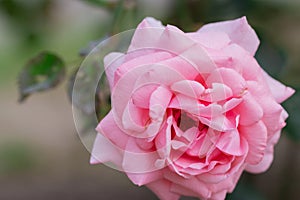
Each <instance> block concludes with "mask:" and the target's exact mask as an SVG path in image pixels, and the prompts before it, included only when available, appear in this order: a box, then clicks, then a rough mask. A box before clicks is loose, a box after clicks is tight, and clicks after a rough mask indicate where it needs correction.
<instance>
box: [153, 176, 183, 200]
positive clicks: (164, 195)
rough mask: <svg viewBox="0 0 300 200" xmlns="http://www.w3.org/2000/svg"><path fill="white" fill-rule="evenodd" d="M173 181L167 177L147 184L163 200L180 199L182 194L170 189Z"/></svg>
mask: <svg viewBox="0 0 300 200" xmlns="http://www.w3.org/2000/svg"><path fill="white" fill-rule="evenodd" d="M171 185H172V183H171V182H170V181H167V180H165V179H161V180H158V181H155V182H152V183H149V184H147V187H148V188H150V189H151V190H152V191H153V192H154V193H155V194H156V195H157V196H158V197H159V198H160V199H161V200H178V199H179V197H180V195H178V194H175V193H173V192H171V191H170V189H171Z"/></svg>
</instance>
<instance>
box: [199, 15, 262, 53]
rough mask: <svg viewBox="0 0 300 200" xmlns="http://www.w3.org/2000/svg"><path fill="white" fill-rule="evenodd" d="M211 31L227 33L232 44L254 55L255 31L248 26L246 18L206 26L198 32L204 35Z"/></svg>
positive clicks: (256, 39) (257, 40)
mask: <svg viewBox="0 0 300 200" xmlns="http://www.w3.org/2000/svg"><path fill="white" fill-rule="evenodd" d="M211 31H213V32H218V31H219V32H225V33H227V34H228V36H229V38H230V39H231V41H232V42H234V43H236V44H238V45H240V46H241V47H243V48H244V49H246V50H247V51H248V52H249V53H250V54H251V55H254V54H255V52H256V50H257V48H258V45H259V39H258V37H257V35H256V33H255V31H254V30H253V29H252V28H251V26H250V25H249V24H248V22H247V19H246V17H242V18H239V19H235V20H230V21H223V22H216V23H211V24H206V25H204V26H203V27H201V28H200V29H199V31H198V32H200V33H204V32H211Z"/></svg>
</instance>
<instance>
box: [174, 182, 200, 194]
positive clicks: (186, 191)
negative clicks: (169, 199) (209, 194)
mask: <svg viewBox="0 0 300 200" xmlns="http://www.w3.org/2000/svg"><path fill="white" fill-rule="evenodd" d="M171 191H172V192H174V193H177V194H181V195H183V196H189V197H198V196H199V195H198V194H197V193H196V192H193V191H192V190H190V189H189V188H186V187H182V186H181V185H177V184H176V183H172V186H171Z"/></svg>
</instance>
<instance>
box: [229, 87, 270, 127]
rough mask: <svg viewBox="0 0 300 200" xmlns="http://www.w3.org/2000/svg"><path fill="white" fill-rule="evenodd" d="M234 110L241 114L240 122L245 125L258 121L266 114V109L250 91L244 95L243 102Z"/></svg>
mask: <svg viewBox="0 0 300 200" xmlns="http://www.w3.org/2000/svg"><path fill="white" fill-rule="evenodd" d="M234 110H235V112H236V113H238V114H239V115H240V124H241V125H245V126H247V125H251V124H254V123H256V122H258V121H259V120H261V119H262V117H263V115H264V110H263V109H262V108H261V106H260V105H259V104H258V103H257V101H256V100H255V99H254V98H253V97H252V95H251V94H250V93H249V92H247V93H245V94H244V95H243V102H241V103H240V104H239V105H238V106H237V107H235V108H234Z"/></svg>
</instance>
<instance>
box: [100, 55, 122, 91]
mask: <svg viewBox="0 0 300 200" xmlns="http://www.w3.org/2000/svg"><path fill="white" fill-rule="evenodd" d="M103 62H104V68H105V74H106V77H107V80H108V82H109V86H110V89H111V90H112V88H113V85H114V76H115V71H116V70H117V68H118V67H119V66H120V65H121V64H122V63H123V62H124V54H123V53H119V52H113V53H110V54H108V55H106V56H105V57H104V59H103Z"/></svg>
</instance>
